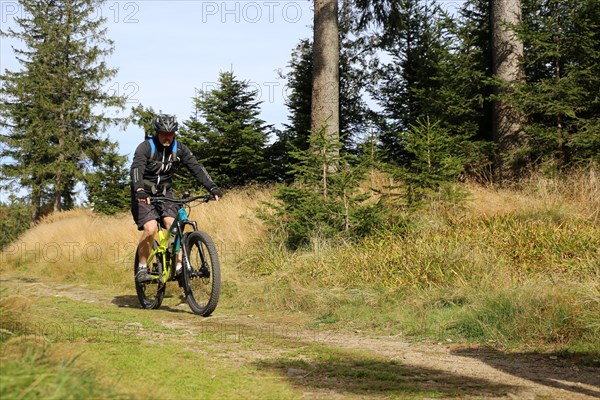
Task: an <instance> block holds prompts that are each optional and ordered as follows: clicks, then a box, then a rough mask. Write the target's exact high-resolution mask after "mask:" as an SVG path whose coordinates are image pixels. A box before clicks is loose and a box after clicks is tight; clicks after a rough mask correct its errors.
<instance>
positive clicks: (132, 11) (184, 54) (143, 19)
mask: <svg viewBox="0 0 600 400" xmlns="http://www.w3.org/2000/svg"><path fill="white" fill-rule="evenodd" d="M0 11H1V14H0V27H1V28H2V29H3V30H4V29H6V28H7V27H8V26H14V18H15V17H16V16H21V15H22V8H21V6H20V4H19V3H18V2H17V1H12V0H10V1H9V0H0ZM97 15H98V16H100V15H102V16H103V17H105V18H106V25H105V26H106V27H107V28H108V33H107V36H108V37H109V38H110V39H112V40H113V41H114V46H115V50H114V53H113V54H112V55H111V56H109V57H107V58H106V62H107V63H108V64H109V65H110V66H111V67H116V68H118V69H119V72H118V75H117V76H116V77H115V78H114V79H113V80H112V81H111V82H109V83H107V88H109V89H110V90H115V91H118V93H119V94H122V95H125V96H127V98H128V103H127V111H126V114H128V113H129V109H130V108H131V107H133V106H136V105H137V104H140V103H141V104H143V105H144V106H146V107H152V108H154V109H155V110H156V111H163V112H165V113H170V114H175V115H177V117H178V119H179V121H180V122H181V121H183V120H185V119H188V118H189V117H190V116H191V114H192V97H194V96H195V95H196V90H197V89H203V90H210V89H211V88H214V87H216V82H217V80H218V75H219V72H221V71H233V72H234V73H235V75H236V76H237V77H238V78H239V79H242V80H246V81H249V83H250V85H251V87H252V88H253V89H256V90H258V94H259V100H261V101H263V104H262V114H261V117H262V118H263V119H264V120H266V121H267V122H268V123H273V124H276V126H281V124H282V123H285V122H286V118H287V117H286V116H287V110H286V108H285V97H286V88H285V81H283V80H282V79H280V78H279V76H278V72H277V71H278V70H282V69H283V70H285V69H286V66H287V63H288V62H289V60H290V56H291V51H292V49H293V48H294V47H295V46H296V44H297V43H298V42H299V41H300V39H302V38H306V37H311V35H312V32H311V24H312V1H309V0H295V1H222V0H221V1H194V0H187V1H186V0H175V1H173V0H171V1H167V0H136V1H126V0H109V1H107V2H106V3H105V4H104V6H103V7H102V8H101V9H99V10H98V11H97ZM12 45H16V46H17V47H20V46H19V44H18V43H16V42H14V41H12V40H8V39H6V38H3V39H2V42H1V43H0V69H1V70H4V69H9V70H17V69H18V68H19V64H18V63H17V62H16V60H15V57H14V53H13V51H12V49H11V46H12ZM122 115H123V113H122ZM109 134H110V136H111V138H113V139H114V140H117V141H118V142H119V147H120V152H121V153H122V154H126V155H129V156H131V155H132V153H133V151H134V150H135V147H136V146H137V144H138V143H139V142H141V141H142V140H143V139H144V135H143V133H142V131H141V130H140V129H139V128H138V127H136V126H134V125H130V126H129V127H128V128H127V129H126V130H125V131H122V130H119V129H118V128H112V129H110V131H109Z"/></svg>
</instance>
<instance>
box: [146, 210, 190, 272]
mask: <svg viewBox="0 0 600 400" xmlns="http://www.w3.org/2000/svg"><path fill="white" fill-rule="evenodd" d="M185 225H190V226H192V228H193V229H194V230H197V224H196V222H195V221H190V220H189V219H188V215H187V212H186V211H185V208H184V207H183V205H180V207H179V210H178V212H177V215H176V216H175V220H174V221H173V223H172V224H171V226H170V227H169V228H168V229H162V227H161V225H160V223H159V225H158V226H159V229H158V246H157V247H156V248H155V249H154V250H152V252H151V253H150V256H149V257H148V265H151V264H152V262H153V261H154V259H155V258H157V259H158V260H159V265H160V266H162V268H159V270H158V274H156V273H152V272H151V273H150V276H151V277H152V278H153V279H158V280H159V282H162V283H167V281H169V280H170V279H171V277H172V275H173V274H172V266H173V263H174V261H175V260H176V258H177V254H178V253H179V251H182V248H183V246H182V245H181V244H182V239H183V230H184V229H185ZM173 235H174V238H173V240H172V241H171V237H172V236H173ZM186 253H187V252H186V251H185V249H183V259H184V262H187V254H186ZM169 256H170V257H169Z"/></svg>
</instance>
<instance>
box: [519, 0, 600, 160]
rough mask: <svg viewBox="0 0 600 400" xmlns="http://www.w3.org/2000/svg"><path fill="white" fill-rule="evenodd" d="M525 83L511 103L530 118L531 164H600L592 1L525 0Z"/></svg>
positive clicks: (599, 15) (597, 23)
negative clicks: (591, 161) (599, 162)
mask: <svg viewBox="0 0 600 400" xmlns="http://www.w3.org/2000/svg"><path fill="white" fill-rule="evenodd" d="M518 32H519V33H520V35H521V37H522V38H523V40H524V42H525V57H524V66H525V71H526V77H527V78H526V82H525V83H524V84H523V85H520V86H519V87H518V88H517V91H516V92H515V95H514V96H513V97H512V98H511V99H510V100H511V101H512V102H513V104H516V105H517V106H518V107H519V109H520V111H521V112H522V113H524V114H525V115H527V117H528V124H527V126H526V128H525V132H526V137H527V148H526V149H525V150H524V151H523V153H526V155H527V157H528V159H529V160H530V162H534V163H538V164H539V163H546V164H547V165H548V164H550V165H554V166H556V167H557V168H559V169H565V168H568V167H570V166H573V165H576V164H578V163H581V162H589V161H590V160H596V161H600V134H598V132H600V97H599V96H598V93H600V9H599V8H598V2H597V1H594V0H577V1H576V0H560V1H559V0H524V1H523V24H522V26H521V27H520V29H518Z"/></svg>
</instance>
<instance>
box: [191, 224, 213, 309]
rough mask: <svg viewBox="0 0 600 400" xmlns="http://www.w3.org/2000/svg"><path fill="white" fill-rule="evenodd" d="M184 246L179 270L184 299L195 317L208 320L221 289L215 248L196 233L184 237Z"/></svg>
mask: <svg viewBox="0 0 600 400" xmlns="http://www.w3.org/2000/svg"><path fill="white" fill-rule="evenodd" d="M184 245H185V251H186V252H187V256H188V257H187V258H188V263H187V265H184V267H183V279H184V290H185V296H186V300H187V302H188V304H189V306H190V308H191V309H192V311H193V312H194V313H195V314H198V315H202V316H204V317H208V316H209V315H210V314H211V313H212V312H213V311H214V310H215V308H217V303H218V302H219V292H220V290H221V268H220V264H219V258H218V256H217V249H216V247H215V245H214V243H213V241H212V239H211V238H210V236H208V235H207V234H206V233H204V232H199V231H195V232H191V233H189V234H188V235H186V238H185V242H184ZM184 264H186V263H185V262H184Z"/></svg>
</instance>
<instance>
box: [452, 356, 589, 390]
mask: <svg viewBox="0 0 600 400" xmlns="http://www.w3.org/2000/svg"><path fill="white" fill-rule="evenodd" d="M452 354H455V355H459V356H462V357H471V358H475V359H477V360H479V361H481V362H484V363H486V364H488V365H489V366H491V367H493V368H495V369H497V370H499V371H502V372H505V373H507V374H510V375H513V376H517V377H519V378H523V379H527V380H530V381H532V382H535V383H538V384H541V385H544V386H548V387H553V388H557V389H563V390H566V391H570V392H573V393H579V394H583V395H586V396H591V397H595V398H600V362H598V360H600V354H597V355H596V356H594V355H591V354H585V355H577V354H574V355H563V354H541V353H533V352H531V353H506V352H502V351H498V350H493V349H482V348H476V349H474V348H467V349H457V350H454V351H452ZM594 359H595V361H592V362H590V360H594ZM582 361H584V362H582Z"/></svg>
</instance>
